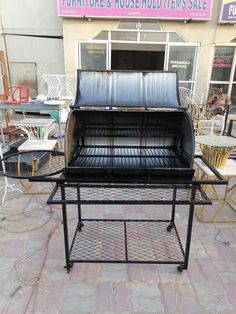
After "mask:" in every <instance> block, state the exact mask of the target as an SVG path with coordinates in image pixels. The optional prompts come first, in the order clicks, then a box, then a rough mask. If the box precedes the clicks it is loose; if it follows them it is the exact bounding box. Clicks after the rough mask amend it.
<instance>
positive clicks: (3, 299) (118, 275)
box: [0, 180, 236, 314]
mask: <svg viewBox="0 0 236 314" xmlns="http://www.w3.org/2000/svg"><path fill="white" fill-rule="evenodd" d="M10 182H15V181H12V180H10ZM34 189H35V190H37V191H41V192H42V191H50V190H51V189H52V186H51V185H46V184H39V183H36V184H35V185H34ZM0 192H1V195H0V196H2V190H1V191H0ZM46 199H47V195H24V194H21V193H18V192H9V193H8V195H7V198H6V201H5V203H4V204H2V205H1V208H0V278H1V280H0V313H9V314H21V313H36V314H39V313H47V314H56V313H64V314H72V313H73V314H77V313H78V314H83V313H101V314H108V313H109V314H113V313H124V314H125V313H137V314H145V313H157V314H159V313H160V314H161V313H174V314H176V313H186V314H189V313H194V314H198V313H199V314H202V313H212V314H213V313H214V314H216V313H220V314H224V313H225V314H231V313H232V314H234V313H236V297H235V296H236V227H235V224H233V223H225V224H203V223H200V222H199V221H198V219H197V217H196V216H194V224H193V236H192V243H191V254H190V261H189V267H188V270H187V271H184V272H183V273H182V274H180V273H178V272H177V270H176V265H139V264H136V265H135V264H132V265H131V264H130V265H126V264H75V265H74V267H73V269H72V271H71V272H70V273H69V274H67V273H66V271H65V269H64V268H63V267H64V246H63V231H62V224H61V210H60V207H59V206H52V207H51V208H50V207H49V206H46V207H43V206H44V205H45V202H46ZM168 209H169V208H168V206H165V207H164V206H162V207H159V208H156V207H155V206H148V207H144V206H103V207H101V206H90V207H88V206H86V207H84V208H83V215H84V216H86V217H92V216H94V215H95V216H96V217H111V216H112V217H121V216H123V217H128V216H131V217H134V216H136V215H137V216H136V217H137V218H154V217H157V218H158V219H160V218H162V217H164V216H165V215H166V213H169V210H168ZM226 211H227V212H228V211H229V212H230V209H229V208H226ZM230 214H231V213H230ZM233 215H234V216H235V218H236V213H234V214H233ZM160 216H161V217H160ZM186 217H187V208H185V207H181V208H179V209H178V210H177V216H176V220H177V224H178V225H179V233H180V236H181V238H182V237H183V235H184V234H185V227H186V223H187V222H186ZM69 220H70V223H69V225H70V227H71V229H72V231H73V229H74V226H75V222H76V210H75V208H73V206H71V209H70V210H69ZM30 230H31V231H30Z"/></svg>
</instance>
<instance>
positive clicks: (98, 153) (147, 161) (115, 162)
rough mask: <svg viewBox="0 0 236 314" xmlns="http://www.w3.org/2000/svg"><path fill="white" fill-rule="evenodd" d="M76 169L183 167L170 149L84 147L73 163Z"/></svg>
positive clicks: (172, 149) (181, 162)
mask: <svg viewBox="0 0 236 314" xmlns="http://www.w3.org/2000/svg"><path fill="white" fill-rule="evenodd" d="M75 166H78V167H88V168H91V167H121V166H122V167H131V168H132V167H141V168H142V167H145V168H146V167H164V168H167V167H184V166H185V163H184V161H183V160H182V159H181V157H180V156H178V154H177V153H176V150H175V149H174V148H172V147H152V146H150V147H146V148H145V147H139V146H114V147H112V146H84V147H81V148H80V150H79V155H78V157H77V159H76V161H75Z"/></svg>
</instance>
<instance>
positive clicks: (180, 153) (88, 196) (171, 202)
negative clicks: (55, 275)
mask: <svg viewBox="0 0 236 314" xmlns="http://www.w3.org/2000/svg"><path fill="white" fill-rule="evenodd" d="M194 146H195V143H194V130H193V125H192V121H191V119H190V116H189V115H188V113H187V112H186V110H185V109H184V108H183V107H181V104H180V101H179V95H178V80H177V74H176V73H170V72H125V71H120V72H119V71H116V72H114V71H103V72H94V71H78V80H77V95H76V100H75V104H74V106H73V108H72V110H71V112H70V114H69V117H68V121H67V126H66V134H65V152H64V155H65V156H64V157H65V163H63V164H62V156H61V153H60V152H53V153H51V152H50V154H49V155H47V156H49V158H48V162H46V163H45V164H43V165H42V167H41V166H40V164H39V163H38V167H37V169H35V168H34V167H32V166H31V164H30V165H29V168H30V170H29V171H26V170H25V169H23V167H22V166H21V163H20V161H21V160H24V159H27V160H28V159H29V160H33V161H34V160H35V156H36V154H37V152H28V153H20V154H15V155H13V156H10V157H8V158H5V159H4V158H3V159H2V166H3V164H4V161H5V163H7V162H8V167H10V166H9V165H11V167H10V168H11V171H10V174H9V171H8V168H6V167H5V168H4V167H3V168H4V169H5V171H3V172H4V174H5V175H11V176H13V175H12V174H14V173H15V177H19V178H20V177H22V176H23V175H24V176H23V177H24V178H26V177H27V176H28V177H29V178H30V179H31V180H34V181H51V182H56V185H55V187H54V189H53V191H52V193H51V195H50V197H49V199H48V204H61V206H62V214H63V228H64V244H65V258H66V266H65V267H66V269H67V272H69V271H70V270H71V268H72V266H73V264H74V263H76V262H79V263H85V262H87V263H88V262H89V263H97V262H103V263H111V262H112V263H158V264H163V263H165V264H166V263H167V264H178V267H177V269H178V270H179V271H182V270H183V269H187V267H188V260H189V250H190V241H191V232H192V221H193V213H194V206H195V205H204V204H211V201H210V200H209V199H208V197H207V196H206V194H205V193H204V191H203V189H202V187H201V184H209V183H210V184H212V183H214V184H225V183H226V181H225V180H224V178H222V177H221V176H220V175H219V174H218V173H217V172H216V170H214V169H213V168H212V167H211V166H210V165H209V164H207V166H209V167H210V168H211V170H212V171H213V172H214V173H215V175H216V177H217V180H213V181H212V180H211V181H209V182H208V181H198V180H196V179H195V178H194V170H193V161H194ZM26 154H27V156H26ZM18 155H19V156H18ZM24 157H25V158H24ZM26 157H27V158H26ZM32 164H33V165H34V163H32ZM19 169H20V171H19ZM60 171H61V174H60V175H59V176H58V175H57V176H52V177H50V175H55V174H58V173H59V172H60ZM103 204H110V205H114V204H116V205H121V204H123V205H133V206H136V205H141V204H142V205H146V206H149V205H156V206H157V207H158V206H159V207H160V206H162V207H163V206H164V205H165V208H166V206H169V207H168V208H167V209H166V212H168V213H167V215H166V217H165V218H163V219H147V218H146V219H138V216H137V217H136V216H135V215H133V216H132V219H129V218H127V217H126V215H125V217H123V218H122V217H109V219H108V217H107V219H105V218H106V217H105V218H104V219H102V218H101V214H102V213H101V212H100V210H99V208H98V209H97V212H98V211H99V216H100V218H99V219H98V218H97V217H90V218H88V217H86V216H87V215H86V208H87V207H85V208H83V205H87V206H89V205H103ZM69 205H76V206H77V213H78V223H77V226H76V229H75V231H74V235H73V237H72V239H70V240H69V234H70V232H69V229H70V226H69V220H68V219H67V209H68V206H69ZM184 205H185V206H188V214H187V216H188V217H186V219H187V223H186V224H187V228H186V237H185V236H184V235H183V234H184V232H183V230H181V236H180V235H179V233H178V230H177V223H176V221H175V216H176V214H175V213H176V210H177V209H179V210H180V211H181V212H182V209H183V206H184ZM100 208H101V207H100ZM134 209H135V208H134ZM111 216H112V215H111ZM181 224H182V220H181ZM69 243H70V244H69Z"/></svg>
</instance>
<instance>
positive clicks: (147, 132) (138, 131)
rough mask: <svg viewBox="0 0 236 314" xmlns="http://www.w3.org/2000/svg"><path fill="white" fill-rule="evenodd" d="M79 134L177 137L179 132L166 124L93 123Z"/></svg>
mask: <svg viewBox="0 0 236 314" xmlns="http://www.w3.org/2000/svg"><path fill="white" fill-rule="evenodd" d="M79 134H80V135H81V136H88V137H90V136H93V137H94V136H96V137H99V136H105V137H115V136H119V137H130V136H133V137H140V136H145V137H175V136H178V135H179V134H178V132H177V131H176V130H174V129H171V128H167V127H165V126H159V127H157V126H149V127H146V126H145V128H143V127H142V126H141V125H135V126H115V127H109V126H103V125H102V126H101V125H93V126H84V127H83V128H80V129H79Z"/></svg>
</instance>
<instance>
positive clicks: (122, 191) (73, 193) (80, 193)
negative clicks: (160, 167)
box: [48, 185, 211, 204]
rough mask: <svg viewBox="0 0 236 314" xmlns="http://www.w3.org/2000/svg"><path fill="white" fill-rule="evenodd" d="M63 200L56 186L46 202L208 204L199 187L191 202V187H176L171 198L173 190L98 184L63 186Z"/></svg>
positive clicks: (161, 187)
mask: <svg viewBox="0 0 236 314" xmlns="http://www.w3.org/2000/svg"><path fill="white" fill-rule="evenodd" d="M64 189H65V199H64V200H63V199H62V195H61V188H60V187H59V186H56V187H55V188H54V190H53V192H52V194H51V196H50V197H49V199H48V203H49V204H62V203H67V204H78V203H80V204H98V203H99V204H115V203H116V204H128V203H130V204H134V203H139V204H172V203H173V202H175V203H176V204H190V203H194V204H210V203H211V201H210V200H209V199H208V198H207V196H206V195H205V193H204V192H203V191H202V190H201V188H200V187H199V188H196V194H195V200H194V201H192V200H191V197H192V186H186V187H183V186H182V187H181V185H180V186H179V187H176V196H174V193H175V192H174V190H173V187H171V186H169V188H168V186H160V187H158V186H155V187H153V188H149V187H148V186H145V185H144V186H143V188H141V187H139V188H134V187H133V186H128V185H127V186H123V187H114V185H113V186H112V185H111V186H107V187H104V185H102V186H101V187H100V186H99V185H96V186H93V185H91V187H79V190H78V185H75V186H73V185H69V186H66V185H65V187H64Z"/></svg>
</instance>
